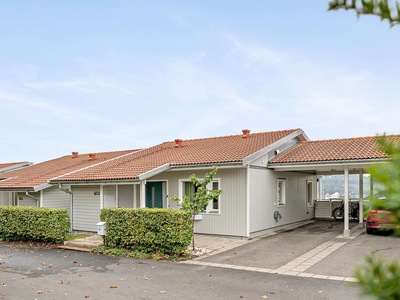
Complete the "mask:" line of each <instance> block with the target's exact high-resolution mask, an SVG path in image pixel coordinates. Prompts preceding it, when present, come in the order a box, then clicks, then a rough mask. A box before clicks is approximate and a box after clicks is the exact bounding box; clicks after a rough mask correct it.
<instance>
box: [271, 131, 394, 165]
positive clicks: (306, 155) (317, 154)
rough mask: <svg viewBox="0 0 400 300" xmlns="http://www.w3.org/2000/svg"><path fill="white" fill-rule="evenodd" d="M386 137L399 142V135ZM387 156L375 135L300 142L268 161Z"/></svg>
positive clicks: (293, 161) (332, 159) (351, 159)
mask: <svg viewBox="0 0 400 300" xmlns="http://www.w3.org/2000/svg"><path fill="white" fill-rule="evenodd" d="M386 138H387V139H390V140H392V141H395V142H400V135H388V136H386ZM384 158H388V155H387V154H386V153H384V152H383V151H382V150H381V149H380V148H379V146H378V142H377V137H376V136H367V137H358V138H347V139H333V140H319V141H307V142H300V143H298V144H297V145H296V146H294V147H293V148H291V149H289V150H288V151H286V152H284V153H282V154H281V155H279V156H277V157H276V158H274V159H273V160H271V161H270V162H269V164H270V165H274V164H290V163H310V162H316V163H317V162H326V161H359V160H373V159H384Z"/></svg>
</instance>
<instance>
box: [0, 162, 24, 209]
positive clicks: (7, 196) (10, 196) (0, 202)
mask: <svg viewBox="0 0 400 300" xmlns="http://www.w3.org/2000/svg"><path fill="white" fill-rule="evenodd" d="M31 165H32V163H30V162H27V161H23V162H13V163H2V164H0V181H1V180H4V179H6V178H7V175H5V174H4V173H7V172H10V171H14V170H18V169H21V168H24V167H28V166H31ZM15 203H16V194H15V193H13V192H3V191H0V206H7V205H15Z"/></svg>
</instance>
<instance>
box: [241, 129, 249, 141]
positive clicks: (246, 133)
mask: <svg viewBox="0 0 400 300" xmlns="http://www.w3.org/2000/svg"><path fill="white" fill-rule="evenodd" d="M242 132H243V136H242V137H243V138H244V139H247V138H248V137H249V135H250V130H249V129H243V130H242Z"/></svg>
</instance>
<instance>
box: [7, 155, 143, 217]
mask: <svg viewBox="0 0 400 300" xmlns="http://www.w3.org/2000/svg"><path fill="white" fill-rule="evenodd" d="M135 151H137V150H126V151H115V152H102V153H94V154H78V152H72V155H67V156H63V157H60V158H56V159H53V160H49V161H45V162H42V163H38V164H35V165H30V166H26V167H24V168H19V169H16V170H13V171H11V170H10V171H8V172H6V173H3V174H0V178H1V179H0V194H3V195H7V197H11V198H12V199H11V200H10V201H2V203H1V205H3V206H4V205H18V206H38V207H39V206H40V207H52V208H66V209H67V210H68V211H69V212H70V211H71V205H72V203H71V197H70V194H68V192H69V191H68V187H64V188H63V190H61V189H60V188H59V187H58V186H52V185H50V184H48V180H49V179H51V178H53V177H56V176H59V175H63V174H68V173H71V172H74V171H78V170H82V169H85V168H88V167H90V166H94V165H99V164H102V163H104V162H105V161H109V160H112V159H115V158H118V157H123V156H126V155H130V154H131V153H133V152H135Z"/></svg>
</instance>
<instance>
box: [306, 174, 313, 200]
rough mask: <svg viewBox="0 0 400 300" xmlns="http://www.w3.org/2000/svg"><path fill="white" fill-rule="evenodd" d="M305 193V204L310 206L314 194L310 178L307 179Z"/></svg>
mask: <svg viewBox="0 0 400 300" xmlns="http://www.w3.org/2000/svg"><path fill="white" fill-rule="evenodd" d="M306 193H307V196H306V197H307V205H308V206H312V205H313V198H314V197H313V196H314V193H313V182H312V181H310V180H307V191H306Z"/></svg>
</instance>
